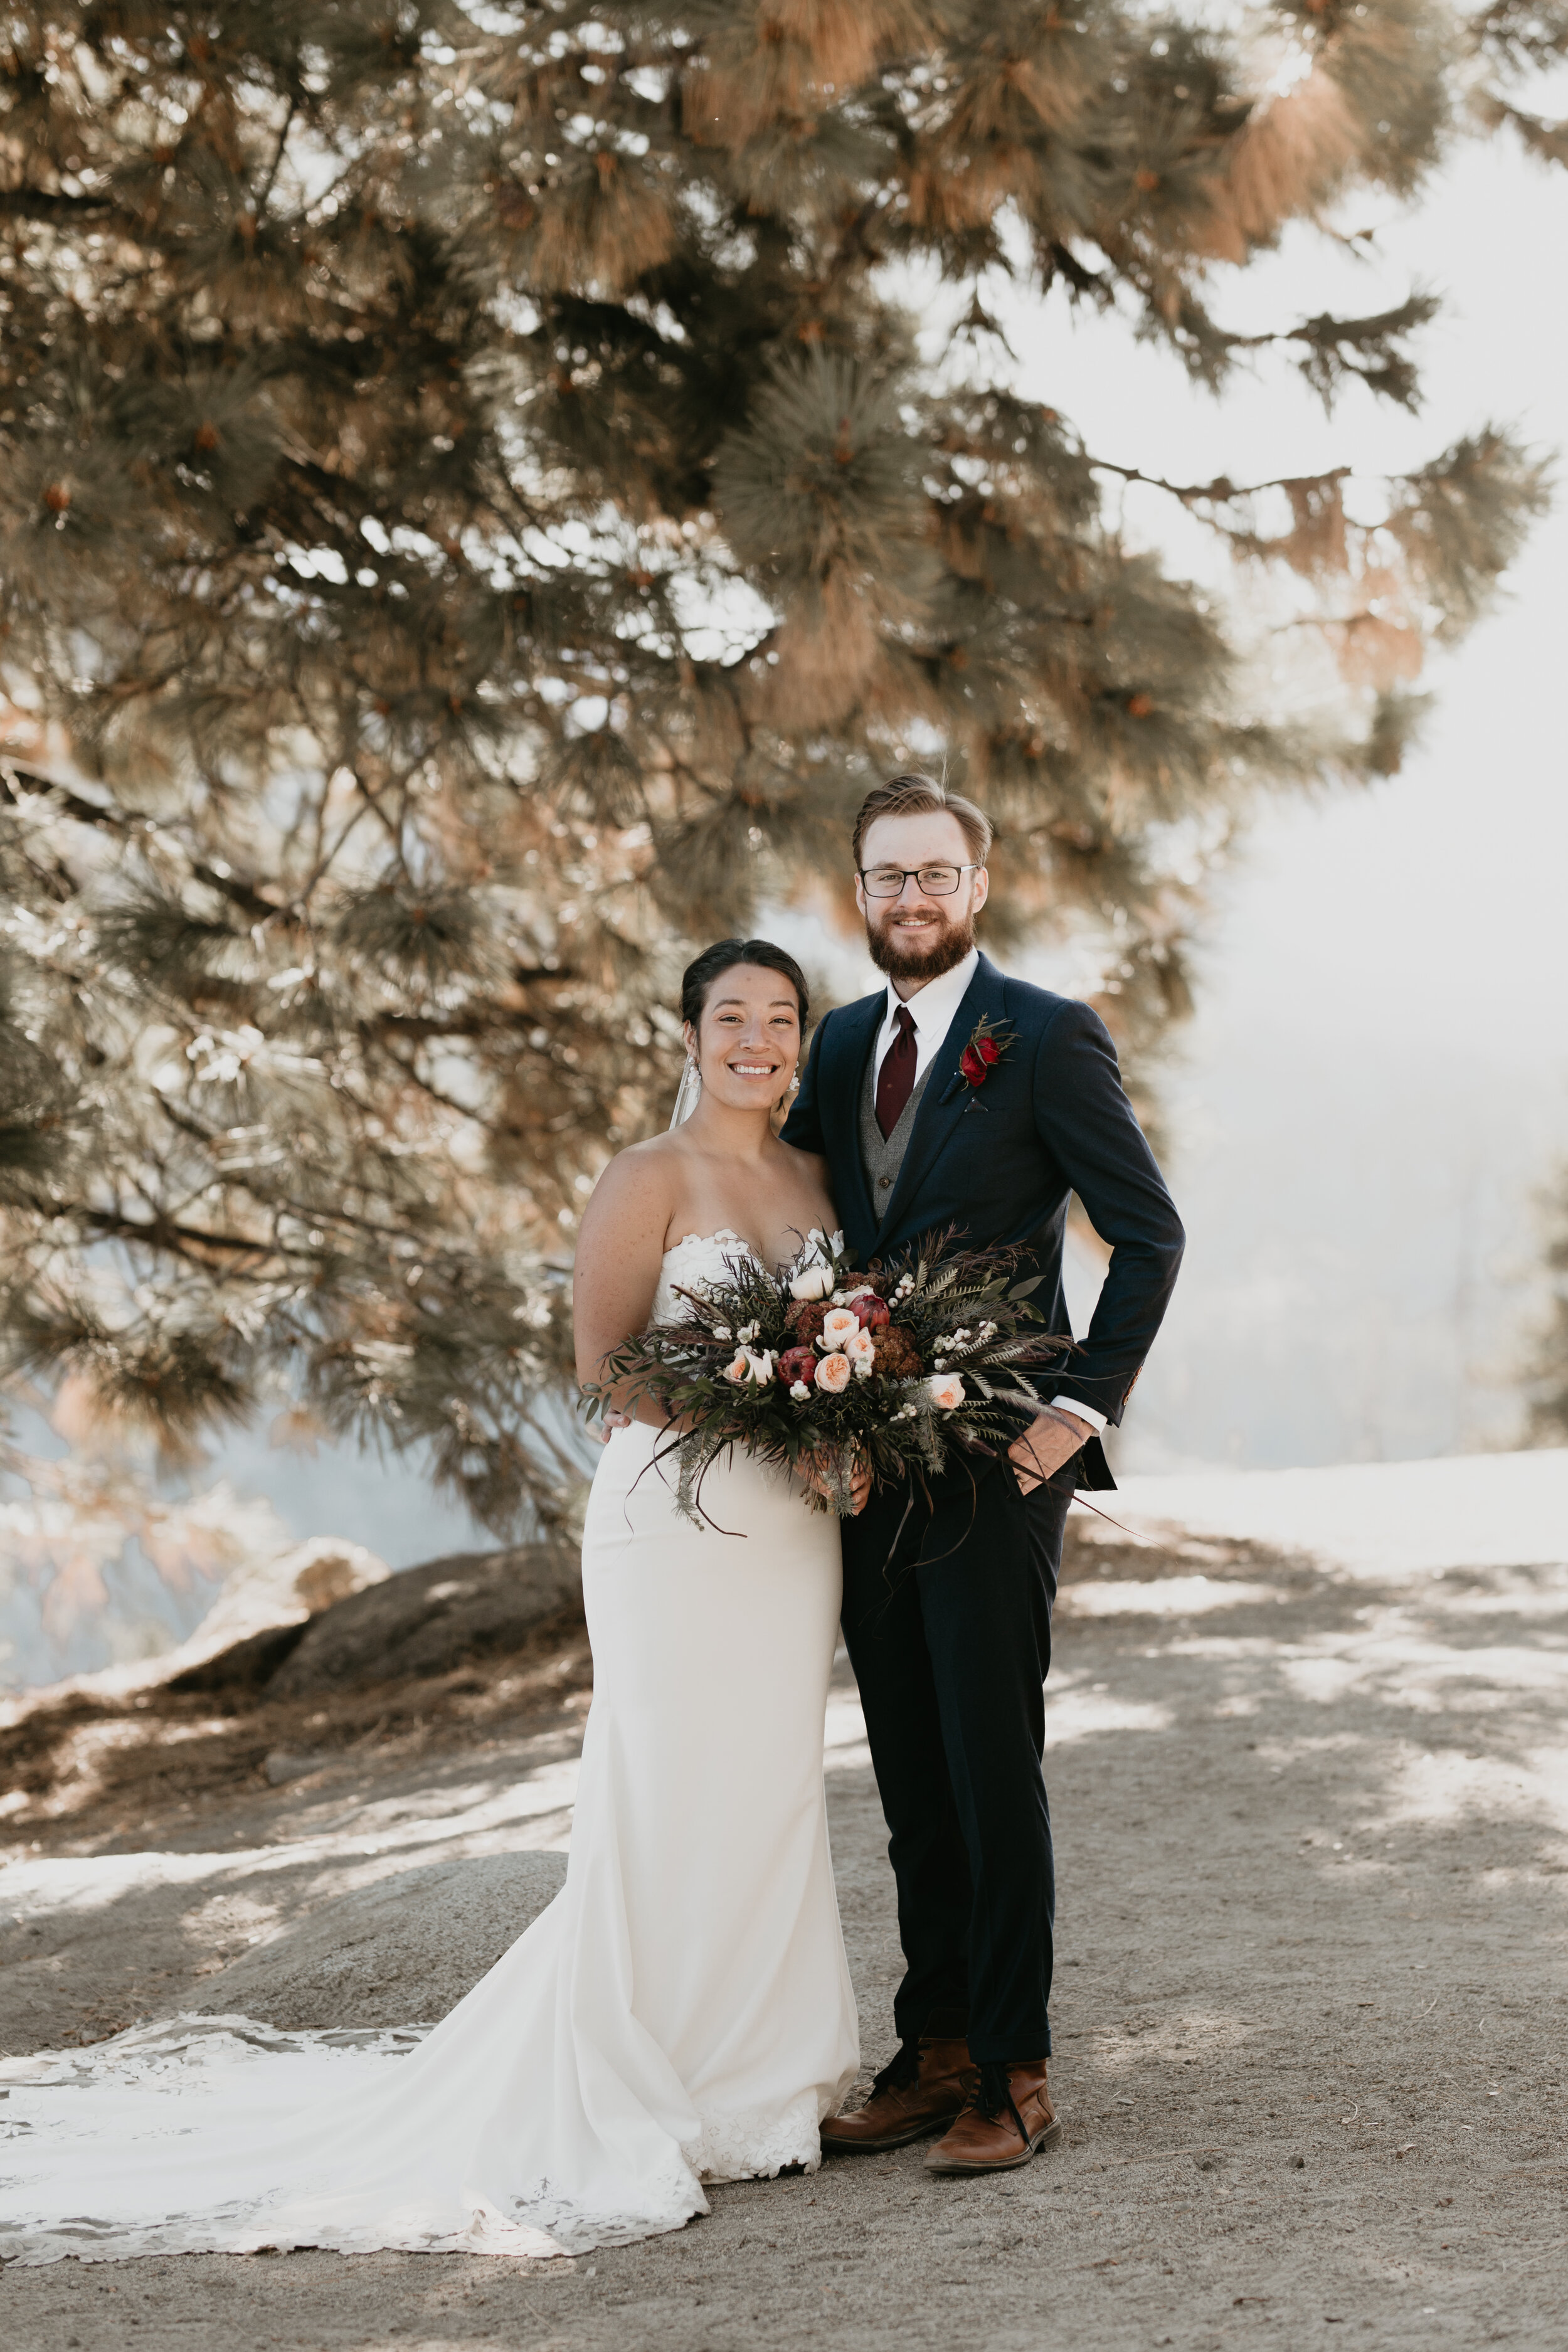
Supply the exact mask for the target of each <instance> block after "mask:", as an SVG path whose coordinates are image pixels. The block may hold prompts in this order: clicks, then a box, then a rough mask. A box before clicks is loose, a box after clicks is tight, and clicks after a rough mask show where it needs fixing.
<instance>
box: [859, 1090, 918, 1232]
mask: <svg viewBox="0 0 1568 2352" xmlns="http://www.w3.org/2000/svg"><path fill="white" fill-rule="evenodd" d="M878 1067H879V1065H878V1060H877V1056H876V1055H875V1054H873V1055H870V1057H869V1058H868V1061H867V1064H866V1083H865V1085H864V1086H863V1087H861V1089H860V1159H861V1161H862V1164H863V1165H864V1167H865V1171H866V1181H867V1183H868V1184H869V1186H870V1188H871V1200H872V1203H873V1205H874V1207H875V1209H876V1213H877V1220H878V1223H880V1222H881V1220H882V1218H883V1217H884V1216H885V1215H886V1213H887V1208H888V1202H889V1201H890V1200H891V1198H892V1195H893V1187H894V1185H895V1184H896V1183H897V1182H898V1181H899V1171H900V1168H901V1167H902V1166H903V1164H904V1154H905V1152H906V1151H907V1150H909V1148H910V1136H911V1135H912V1134H913V1133H914V1125H915V1113H916V1111H918V1110H919V1108H920V1107H921V1095H923V1094H924V1092H925V1090H926V1080H927V1079H928V1078H929V1077H930V1076H931V1072H932V1071H933V1070H934V1069H935V1067H936V1056H935V1055H934V1054H933V1055H931V1059H930V1060H929V1061H928V1062H927V1064H926V1066H925V1068H924V1069H923V1070H922V1071H921V1074H920V1076H919V1077H918V1078H917V1079H916V1080H915V1083H914V1086H913V1087H912V1088H911V1089H910V1098H909V1100H908V1102H907V1103H906V1104H905V1105H904V1107H903V1109H902V1110H901V1111H900V1113H899V1123H898V1125H897V1127H895V1128H894V1129H893V1131H892V1133H891V1135H888V1136H884V1134H883V1133H882V1130H881V1129H880V1128H879V1126H878V1124H877V1071H878Z"/></svg>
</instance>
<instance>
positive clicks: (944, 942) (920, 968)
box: [866, 915, 974, 981]
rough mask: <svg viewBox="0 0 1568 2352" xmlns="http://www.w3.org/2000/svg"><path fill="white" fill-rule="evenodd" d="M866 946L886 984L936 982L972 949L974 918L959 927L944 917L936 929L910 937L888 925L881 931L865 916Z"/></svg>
mask: <svg viewBox="0 0 1568 2352" xmlns="http://www.w3.org/2000/svg"><path fill="white" fill-rule="evenodd" d="M917 940H918V941H919V944H918V945H917V944H916V941H917ZM866 945H867V946H868V949H869V950H870V951H871V961H872V962H873V963H874V964H875V965H876V967H877V969H878V971H885V972H886V973H887V975H888V977H889V980H920V981H926V980H940V979H941V978H942V973H943V972H944V971H952V967H953V965H954V964H955V963H962V962H963V959H964V957H965V956H966V955H967V954H968V953H969V950H970V949H971V948H972V947H973V945H974V918H973V915H965V916H964V918H963V921H962V922H961V923H950V922H949V921H948V920H947V919H946V917H945V916H944V917H943V918H942V924H941V927H940V929H931V930H924V931H921V932H918V933H915V934H910V932H907V931H900V930H899V929H895V928H894V927H892V926H890V925H889V927H888V928H887V929H884V928H883V927H882V925H880V924H879V923H873V922H872V921H871V919H870V917H869V916H868V917H867V919H866Z"/></svg>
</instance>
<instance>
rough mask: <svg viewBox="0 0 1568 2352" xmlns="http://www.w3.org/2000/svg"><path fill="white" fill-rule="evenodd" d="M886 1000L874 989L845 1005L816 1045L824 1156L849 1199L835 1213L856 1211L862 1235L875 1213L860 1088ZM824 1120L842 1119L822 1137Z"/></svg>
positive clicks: (870, 1229)
mask: <svg viewBox="0 0 1568 2352" xmlns="http://www.w3.org/2000/svg"><path fill="white" fill-rule="evenodd" d="M887 1002H888V997H887V991H886V990H885V989H879V990H878V992H877V993H876V995H875V996H863V997H862V998H861V999H860V1000H859V1002H858V1003H856V1004H847V1005H845V1006H844V1007H843V1009H842V1011H840V1012H838V1013H835V1014H834V1015H833V1025H832V1027H831V1028H830V1029H829V1030H828V1033H827V1034H826V1037H825V1038H824V1039H823V1041H822V1059H823V1064H824V1067H823V1068H822V1069H821V1071H819V1073H818V1077H817V1087H818V1094H819V1097H820V1100H821V1103H822V1118H823V1129H824V1133H825V1136H826V1140H827V1142H828V1147H829V1150H828V1157H829V1160H830V1161H831V1163H832V1166H833V1169H834V1171H835V1174H836V1175H837V1176H838V1177H839V1180H840V1194H841V1196H842V1192H843V1191H844V1189H845V1186H844V1181H843V1180H844V1179H845V1178H847V1190H848V1192H849V1193H850V1195H851V1198H850V1200H849V1201H846V1200H844V1199H843V1198H842V1197H840V1200H839V1202H838V1207H839V1211H840V1213H841V1215H843V1216H845V1217H849V1216H850V1215H851V1213H854V1212H858V1214H855V1215H854V1223H855V1224H856V1226H857V1228H858V1231H860V1232H862V1233H874V1232H875V1230H876V1225H877V1212H876V1210H875V1209H874V1208H873V1207H872V1205H871V1187H870V1185H869V1184H868V1182H867V1181H866V1168H865V1163H864V1161H863V1160H861V1157H860V1088H861V1087H862V1086H863V1085H864V1083H865V1077H866V1061H867V1057H868V1055H869V1053H870V1051H871V1048H872V1046H873V1045H874V1044H875V1043H876V1038H877V1032H878V1030H879V1028H880V1027H881V1025H882V1014H883V1013H884V1011H885V1009H886V1007H887ZM928 1091H929V1089H928ZM830 1119H831V1122H832V1125H833V1127H834V1128H836V1129H837V1127H838V1122H839V1121H840V1120H842V1121H843V1126H842V1129H841V1130H840V1131H838V1132H836V1133H828V1128H829V1122H830Z"/></svg>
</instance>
